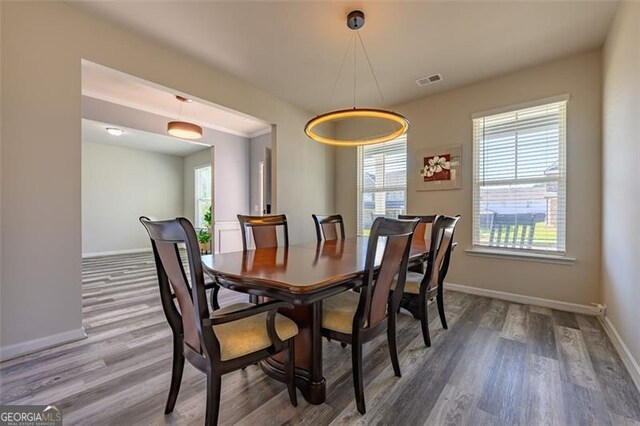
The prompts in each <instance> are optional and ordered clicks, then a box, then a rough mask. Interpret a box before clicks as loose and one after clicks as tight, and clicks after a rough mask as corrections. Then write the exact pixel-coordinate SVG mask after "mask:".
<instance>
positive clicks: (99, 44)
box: [0, 2, 334, 352]
mask: <svg viewBox="0 0 640 426" xmlns="http://www.w3.org/2000/svg"><path fill="white" fill-rule="evenodd" d="M0 7H2V28H1V31H2V36H1V37H0V38H1V42H2V49H1V50H2V89H3V91H2V129H1V130H2V168H1V173H2V176H1V184H2V189H1V197H2V201H1V204H2V214H1V220H2V224H1V225H0V226H1V227H2V237H1V239H2V241H1V247H2V248H1V250H2V259H1V262H2V265H1V271H2V272H1V273H2V277H1V280H2V301H1V302H0V303H1V306H0V311H1V318H2V329H1V330H0V345H1V346H2V347H6V346H9V345H12V347H13V348H17V349H15V352H19V351H20V350H22V349H24V348H26V347H30V348H34V347H38V346H42V345H43V344H52V343H56V342H60V341H64V340H68V339H69V338H70V337H69V336H72V335H73V336H79V335H80V332H81V326H82V314H81V288H80V282H81V252H82V249H81V247H82V243H81V183H80V179H81V141H80V134H81V133H80V118H81V97H80V91H81V68H80V61H81V59H83V58H84V59H87V60H89V61H92V62H95V63H98V64H102V65H105V66H108V67H111V68H115V69H118V70H120V71H122V72H125V73H127V74H131V75H134V76H137V77H140V78H143V79H145V80H148V81H153V82H156V83H158V84H160V85H162V86H164V87H171V88H173V89H175V90H177V91H179V92H182V93H189V94H193V95H194V96H196V97H199V98H202V99H204V100H206V101H209V102H213V103H216V104H219V105H224V106H226V107H228V108H232V109H234V110H236V111H240V112H243V113H245V114H248V115H251V116H254V117H256V118H259V119H260V120H262V121H265V122H268V123H274V124H275V125H276V126H277V145H276V146H275V156H276V162H275V163H276V170H275V174H276V179H277V194H276V201H277V208H278V210H279V211H281V212H283V213H286V214H287V215H288V216H289V219H290V225H291V226H290V233H291V241H292V242H293V243H295V242H299V241H303V240H312V239H313V238H314V231H313V226H312V225H311V224H310V219H309V218H310V214H311V212H313V211H330V210H333V203H334V194H333V176H334V150H333V149H332V148H330V147H325V146H322V145H320V144H317V143H313V142H310V141H308V140H307V139H306V137H305V136H304V133H303V131H302V129H303V127H304V124H305V122H306V121H307V120H308V119H309V118H310V117H311V116H312V114H310V113H308V112H306V111H303V110H301V109H299V108H297V107H295V106H293V105H291V104H289V103H287V102H284V101H282V100H280V99H279V98H277V97H275V96H273V95H270V94H268V93H266V92H263V91H261V90H259V89H256V88H255V87H253V86H251V85H249V84H246V83H244V82H242V81H240V80H238V79H237V78H234V77H233V76H230V75H228V74H225V73H223V72H221V71H218V70H216V69H214V68H212V67H210V66H208V65H205V64H204V63H202V62H198V61H196V60H194V59H193V58H191V57H190V56H188V55H185V54H182V53H180V52H178V51H176V50H173V49H171V48H168V47H165V46H163V45H160V44H158V43H157V42H154V41H151V40H148V39H146V38H144V37H141V36H138V35H135V34H133V33H131V32H129V31H126V30H123V29H121V28H119V27H117V26H114V25H112V24H109V23H107V22H105V21H103V20H101V19H99V18H97V17H95V16H94V15H90V14H88V13H85V12H82V11H80V10H78V9H76V8H75V7H74V6H73V5H72V4H69V3H63V2H2V3H0ZM213 43H215V40H214V41H213ZM212 48H215V45H212ZM34 123H37V125H34ZM44 212H46V215H45V214H44ZM43 218H46V219H43ZM34 247H42V248H44V249H41V250H34ZM34 313H37V314H34ZM52 336H53V337H52ZM40 338H45V340H46V342H45V343H41V342H43V341H42V340H37V339H40ZM29 345H30V346H29Z"/></svg>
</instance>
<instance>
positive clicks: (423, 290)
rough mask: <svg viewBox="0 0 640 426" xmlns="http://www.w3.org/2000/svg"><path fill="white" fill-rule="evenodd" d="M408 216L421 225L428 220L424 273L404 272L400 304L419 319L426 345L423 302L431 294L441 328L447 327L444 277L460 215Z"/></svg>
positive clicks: (425, 302)
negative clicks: (428, 232)
mask: <svg viewBox="0 0 640 426" xmlns="http://www.w3.org/2000/svg"><path fill="white" fill-rule="evenodd" d="M404 217H408V216H404ZM412 217H414V218H417V219H419V220H420V223H421V224H422V223H425V224H426V223H432V225H431V237H430V241H429V254H428V255H427V259H426V272H425V273H424V274H421V273H418V272H412V271H409V272H407V276H406V279H405V284H404V292H403V295H402V299H401V301H400V306H401V307H402V308H405V309H407V310H408V311H409V312H411V313H412V314H413V317H414V318H416V319H419V320H420V324H421V326H422V338H423V340H424V344H425V345H426V346H427V347H429V346H431V337H430V336H429V315H428V312H427V305H428V301H429V300H430V299H432V298H433V295H434V293H435V297H436V303H437V306H438V315H439V316H440V322H441V323H442V328H444V329H447V328H448V327H447V318H446V315H445V312H444V279H445V277H446V275H447V272H448V270H449V263H450V261H451V252H452V250H453V248H454V247H455V245H456V243H454V241H453V236H454V233H455V228H456V225H457V223H458V221H459V220H460V216H459V215H458V216H442V215H438V216H435V218H434V217H433V216H412ZM414 235H417V234H414ZM414 238H415V237H414Z"/></svg>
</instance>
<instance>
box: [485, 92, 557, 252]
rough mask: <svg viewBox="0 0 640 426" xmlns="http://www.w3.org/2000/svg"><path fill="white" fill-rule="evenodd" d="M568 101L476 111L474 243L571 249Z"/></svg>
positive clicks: (539, 249) (528, 248)
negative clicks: (567, 235)
mask: <svg viewBox="0 0 640 426" xmlns="http://www.w3.org/2000/svg"><path fill="white" fill-rule="evenodd" d="M567 100H568V97H566V96H564V97H561V98H555V99H553V100H546V101H543V102H538V103H536V104H530V105H527V106H526V107H522V108H520V109H517V110H510V111H506V112H505V111H500V112H498V113H496V112H492V113H489V114H478V115H474V117H473V160H474V163H473V245H474V246H481V247H492V248H506V249H509V250H518V251H537V252H548V253H551V254H562V253H564V252H565V228H566V155H565V152H566V105H567Z"/></svg>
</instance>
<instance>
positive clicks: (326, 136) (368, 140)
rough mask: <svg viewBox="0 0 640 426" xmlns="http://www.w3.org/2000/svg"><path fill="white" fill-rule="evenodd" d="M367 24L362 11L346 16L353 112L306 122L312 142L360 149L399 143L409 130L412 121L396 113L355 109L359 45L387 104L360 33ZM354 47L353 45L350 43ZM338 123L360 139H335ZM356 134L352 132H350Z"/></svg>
mask: <svg viewBox="0 0 640 426" xmlns="http://www.w3.org/2000/svg"><path fill="white" fill-rule="evenodd" d="M364 23H365V19H364V13H363V12H362V11H360V10H354V11H352V12H351V13H349V15H347V27H348V28H349V29H350V30H352V31H353V36H352V43H353V64H354V65H353V80H354V84H353V108H352V109H340V110H336V111H330V112H327V113H324V114H321V115H318V116H316V117H314V118H312V119H311V120H309V121H308V122H307V124H306V125H305V126H304V132H305V134H306V135H307V136H308V137H310V138H311V139H313V140H315V141H317V142H321V143H324V144H328V145H334V146H359V145H372V144H377V143H384V142H388V141H391V140H393V139H396V138H398V137H400V136H402V135H404V134H405V133H407V131H408V130H409V120H407V118H406V117H404V116H402V115H400V114H398V113H396V112H393V111H387V110H382V109H374V108H357V107H356V100H357V97H356V87H357V85H356V77H357V69H356V66H357V46H358V42H359V44H360V46H361V47H362V51H363V53H364V56H365V58H366V59H367V63H368V64H369V69H370V71H371V75H372V76H373V81H374V82H375V84H376V87H377V88H378V92H379V94H380V99H381V100H382V101H383V102H384V96H382V90H381V89H380V85H379V84H378V79H377V78H376V74H375V72H374V71H373V66H372V65H371V61H370V60H369V55H368V53H367V49H366V48H365V46H364V41H363V40H362V36H361V35H360V33H359V31H358V30H360V29H361V28H362V27H363V26H364ZM349 45H351V42H350V43H349ZM349 50H350V46H348V47H347V51H346V52H345V55H344V58H343V59H342V64H341V65H340V69H339V70H338V76H337V78H336V81H335V83H334V86H333V91H332V92H331V95H330V96H329V103H331V97H332V96H333V93H334V91H335V89H336V87H337V84H338V80H339V79H340V74H341V72H342V68H343V66H344V62H345V59H346V57H347V55H348V53H349ZM338 123H351V124H353V126H350V127H349V129H350V130H355V132H358V133H359V135H357V136H353V135H351V136H350V137H344V138H342V137H341V138H336V137H335V127H336V126H334V124H338ZM322 125H324V127H325V129H324V132H323V131H322V130H323V129H322V127H323V126H322ZM350 133H353V132H350Z"/></svg>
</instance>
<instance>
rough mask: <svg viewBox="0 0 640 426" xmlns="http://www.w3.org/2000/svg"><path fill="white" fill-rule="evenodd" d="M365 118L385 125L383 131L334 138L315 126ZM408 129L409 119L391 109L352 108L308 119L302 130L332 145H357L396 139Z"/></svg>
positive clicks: (315, 138)
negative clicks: (362, 135)
mask: <svg viewBox="0 0 640 426" xmlns="http://www.w3.org/2000/svg"><path fill="white" fill-rule="evenodd" d="M356 119H367V120H371V121H377V122H379V123H381V124H382V125H383V126H384V127H385V131H383V132H381V133H376V136H366V137H355V138H352V139H348V138H340V139H338V138H334V137H331V136H325V135H322V134H321V133H320V132H318V131H317V128H318V127H319V126H320V125H322V124H325V123H328V124H331V123H338V122H340V121H343V120H356ZM408 129H409V120H407V118H406V117H404V116H402V115H400V114H397V113H395V112H392V111H386V110H382V109H372V108H352V109H342V110H338V111H331V112H327V113H325V114H322V115H319V116H317V117H315V118H312V119H311V120H309V122H308V123H307V125H306V126H305V127H304V132H305V133H306V134H307V136H309V137H310V138H311V139H313V140H315V141H317V142H321V143H324V144H328V145H334V146H359V145H372V144H376V143H383V142H388V141H391V140H393V139H396V138H398V137H400V136H402V135H404V134H405V133H407V130H408Z"/></svg>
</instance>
